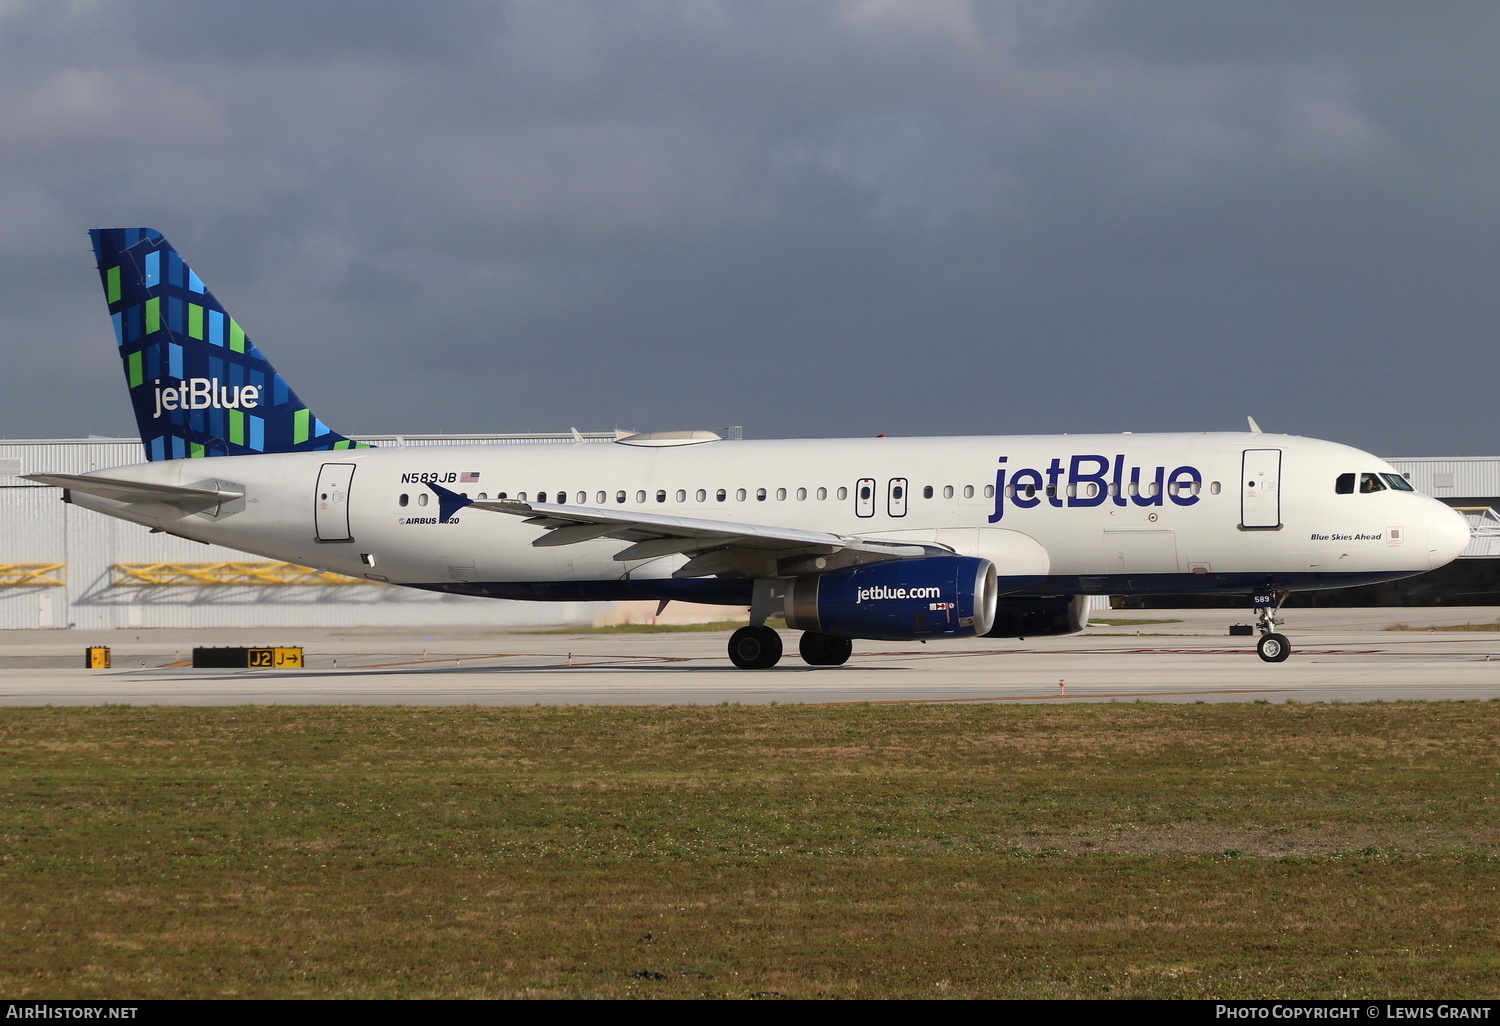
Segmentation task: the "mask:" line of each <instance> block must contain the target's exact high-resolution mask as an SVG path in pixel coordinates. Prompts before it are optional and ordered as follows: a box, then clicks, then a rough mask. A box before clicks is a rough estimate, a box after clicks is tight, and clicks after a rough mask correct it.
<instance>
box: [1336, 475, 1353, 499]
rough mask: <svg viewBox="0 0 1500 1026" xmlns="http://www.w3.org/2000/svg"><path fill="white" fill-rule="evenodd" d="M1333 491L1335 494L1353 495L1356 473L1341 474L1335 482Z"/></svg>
mask: <svg viewBox="0 0 1500 1026" xmlns="http://www.w3.org/2000/svg"><path fill="white" fill-rule="evenodd" d="M1333 493H1334V494H1335V495H1353V494H1354V475H1353V474H1340V475H1339V476H1338V480H1337V481H1335V482H1334V483H1333Z"/></svg>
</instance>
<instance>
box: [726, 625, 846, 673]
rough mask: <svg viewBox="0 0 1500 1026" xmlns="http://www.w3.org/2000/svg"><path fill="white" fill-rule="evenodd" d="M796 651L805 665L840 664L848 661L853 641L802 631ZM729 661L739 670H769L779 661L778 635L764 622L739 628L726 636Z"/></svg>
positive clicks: (779, 637)
mask: <svg viewBox="0 0 1500 1026" xmlns="http://www.w3.org/2000/svg"><path fill="white" fill-rule="evenodd" d="M797 651H798V653H799V654H800V655H801V656H802V661H803V662H805V663H807V664H808V665H809V666H842V665H844V663H846V662H848V661H849V656H850V654H851V653H852V652H853V651H854V643H853V642H852V641H850V640H849V639H848V638H840V637H835V636H834V635H832V634H819V633H818V632H817V631H806V632H804V633H803V635H802V640H801V641H799V642H798V643H797ZM729 661H730V662H732V663H734V665H736V666H738V667H739V668H740V669H742V670H769V669H770V668H771V667H773V666H775V665H776V664H777V663H778V662H780V661H781V635H779V634H777V633H776V632H775V631H774V630H772V629H771V628H770V627H766V626H764V625H761V626H756V627H741V628H740V629H739V630H737V631H735V632H734V633H733V634H731V635H730V636H729Z"/></svg>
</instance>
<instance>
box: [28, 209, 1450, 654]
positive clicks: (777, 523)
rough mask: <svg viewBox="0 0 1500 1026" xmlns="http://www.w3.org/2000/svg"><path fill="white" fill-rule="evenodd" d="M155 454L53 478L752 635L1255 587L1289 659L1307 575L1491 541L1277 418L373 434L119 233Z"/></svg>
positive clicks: (106, 494)
mask: <svg viewBox="0 0 1500 1026" xmlns="http://www.w3.org/2000/svg"><path fill="white" fill-rule="evenodd" d="M90 235H91V237H92V239H93V244H94V256H95V258H96V261H97V263H98V267H99V275H100V279H101V281H102V283H103V286H104V292H105V298H106V300H107V301H108V304H109V316H110V320H111V321H112V322H113V325H114V334H115V343H116V345H117V347H118V352H119V356H120V362H121V365H122V367H123V369H124V371H125V379H126V382H127V384H128V386H129V389H130V399H131V403H132V405H133V406H134V408H135V415H136V419H137V422H138V423H139V424H140V429H141V438H142V441H143V443H144V445H145V452H146V458H147V461H148V462H146V463H143V464H139V465H135V466H129V467H118V468H115V469H112V470H102V471H97V472H94V473H89V474H33V475H29V476H30V478H31V479H32V480H34V481H41V482H43V483H47V484H54V485H59V486H61V487H62V488H64V489H66V491H65V493H64V498H65V499H67V500H68V501H71V502H74V503H77V504H78V505H81V506H86V507H88V508H89V509H94V510H98V511H99V512H101V513H105V514H108V515H109V516H113V517H119V518H121V519H123V520H129V521H132V522H134V523H137V524H143V525H145V526H147V527H150V528H152V529H155V530H160V531H165V532H167V533H169V534H174V535H181V536H183V537H186V538H193V539H197V540H199V541H204V542H211V543H214V544H218V545H226V546H229V547H231V548H236V549H241V550H244V551H248V552H255V553H259V554H261V555H264V556H267V557H269V558H272V559H277V560H286V561H288V562H293V563H302V564H306V565H310V566H318V567H326V568H328V569H331V570H336V571H339V572H341V573H344V574H349V575H353V576H363V577H367V578H370V579H372V580H376V581H384V582H388V583H390V584H397V585H405V586H407V587H412V588H426V589H430V590H434V591H445V592H454V593H458V594H464V595H482V596H489V597H492V598H501V599H529V600H557V601H579V600H618V599H641V598H647V599H656V600H658V601H660V602H666V601H669V600H670V601H682V602H706V603H714V604H741V605H748V606H749V607H750V611H751V615H750V626H748V627H744V628H741V629H740V630H739V631H737V632H735V634H734V636H733V637H732V638H731V639H730V642H729V658H730V659H731V660H732V661H733V662H734V664H735V665H736V666H740V667H743V668H747V669H764V668H767V667H770V666H774V665H775V664H776V662H777V661H778V660H779V659H780V658H781V651H782V644H781V638H780V635H779V634H778V633H777V632H776V631H775V630H773V629H771V628H770V627H767V626H766V625H765V624H766V620H767V618H768V617H769V616H771V615H772V614H773V613H782V614H784V615H785V617H786V623H787V626H788V627H789V628H790V629H791V630H794V631H799V632H801V638H800V641H799V650H800V653H801V656H802V658H803V659H804V660H805V661H806V662H808V663H811V664H813V665H819V666H836V665H839V664H842V663H843V662H845V661H846V660H847V659H848V658H849V655H850V652H851V649H852V644H851V643H852V641H853V640H854V639H860V638H867V639H879V640H886V641H913V640H929V639H938V638H959V637H975V636H982V637H991V638H1013V637H1022V636H1040V635H1048V634H1067V633H1072V632H1076V631H1079V630H1082V629H1083V627H1084V625H1085V624H1086V623H1087V619H1088V613H1087V596H1089V595H1099V594H1111V595H1140V594H1151V593H1156V594H1163V593H1166V594H1181V593H1187V592H1202V593H1210V592H1211V593H1220V594H1252V595H1254V596H1255V598H1254V605H1255V607H1256V610H1257V617H1258V626H1259V630H1260V635H1261V636H1260V639H1259V643H1258V646H1257V647H1258V650H1259V653H1260V656H1261V658H1262V659H1265V660H1267V661H1271V662H1279V661H1280V660H1283V659H1285V658H1286V656H1287V654H1288V652H1289V651H1290V649H1289V646H1288V643H1287V639H1286V638H1285V637H1284V636H1283V635H1281V634H1279V633H1277V630H1276V627H1277V626H1278V625H1279V624H1280V622H1281V621H1280V620H1279V618H1278V616H1277V612H1278V610H1279V608H1280V605H1281V603H1282V601H1283V600H1284V598H1285V596H1286V595H1287V594H1288V593H1289V592H1292V591H1301V590H1313V589H1326V588H1343V587H1348V586H1351V585H1360V584H1373V583H1376V582H1379V581H1390V580H1395V579H1396V578H1400V577H1407V576H1410V575H1412V574H1419V573H1423V572H1424V571H1427V570H1430V569H1432V568H1434V567H1438V566H1441V565H1443V564H1444V563H1447V562H1448V561H1449V560H1451V559H1453V558H1454V557H1456V556H1457V555H1458V554H1459V552H1461V551H1462V550H1463V548H1464V546H1465V545H1466V544H1467V543H1468V541H1469V530H1468V526H1467V524H1466V523H1465V521H1464V520H1463V518H1462V517H1461V516H1460V515H1459V514H1458V513H1456V512H1454V511H1453V510H1451V509H1449V508H1448V507H1446V506H1444V505H1443V504H1442V503H1439V502H1437V501H1436V500H1434V499H1430V498H1428V497H1426V496H1423V495H1418V494H1417V493H1416V492H1414V491H1412V489H1411V486H1410V485H1408V484H1407V482H1406V481H1405V479H1403V478H1402V477H1401V475H1400V474H1398V473H1396V472H1395V470H1393V469H1392V468H1391V467H1390V466H1389V465H1388V464H1386V463H1385V462H1383V461H1382V460H1380V459H1377V458H1376V457H1374V456H1372V455H1370V454H1369V453H1367V452H1361V451H1360V450H1358V449H1353V448H1350V447H1349V446H1345V445H1338V444H1335V443H1333V442H1322V441H1317V440H1314V439H1309V438H1297V437H1292V436H1287V435H1270V434H1261V433H1228V432H1222V433H1201V434H1155V435H1146V434H1122V435H1035V436H994V437H976V438H910V439H898V438H863V439H814V440H780V441H723V440H720V439H719V438H718V437H717V436H716V435H714V434H712V433H710V432H705V431H684V432H666V433H656V434H638V435H628V436H625V437H622V438H619V439H618V440H617V441H616V443H615V444H609V443H597V444H583V445H557V444H538V445H506V446H484V445H474V446H440V447H431V448H400V449H379V448H372V447H370V446H367V445H364V444H362V443H360V442H355V441H351V440H350V439H348V438H346V437H344V436H343V435H341V434H339V433H337V432H336V431H333V430H332V429H330V428H329V427H328V426H327V425H325V424H324V423H323V422H322V421H321V420H319V419H318V418H317V417H315V416H313V415H312V413H311V412H310V411H309V410H308V408H307V407H306V406H305V405H303V403H302V401H301V400H300V399H298V398H297V395H296V393H294V392H293V391H292V390H291V389H290V388H289V387H288V386H287V383H286V382H285V381H284V380H283V379H282V377H281V376H280V375H279V374H277V373H276V370H275V368H273V367H272V366H271V364H270V363H269V362H268V361H267V360H266V358H265V357H264V356H263V355H261V352H260V350H259V349H257V348H256V347H255V345H253V344H252V343H251V341H250V339H249V338H248V337H247V336H246V335H245V332H244V329H243V328H242V327H241V326H240V325H239V323H238V322H237V321H235V320H234V318H232V317H230V316H229V314H228V313H227V312H226V311H225V309H224V307H223V306H222V305H221V304H220V303H219V301H218V300H217V299H216V298H215V297H214V295H213V293H211V292H209V291H208V289H207V288H205V287H204V284H203V280H202V279H201V278H199V277H198V275H196V274H194V273H193V271H192V269H191V268H189V267H188V266H187V265H186V264H185V263H184V262H183V261H182V258H181V257H180V256H178V254H177V252H176V250H174V249H173V248H172V247H171V246H170V245H169V244H168V243H167V240H166V239H165V238H163V237H162V235H161V234H160V233H159V232H156V231H153V230H151V229H149V228H106V229H97V230H95V231H92V232H90Z"/></svg>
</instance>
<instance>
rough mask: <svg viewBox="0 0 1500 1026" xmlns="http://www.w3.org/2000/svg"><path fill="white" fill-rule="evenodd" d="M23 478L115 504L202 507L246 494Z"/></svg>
mask: <svg viewBox="0 0 1500 1026" xmlns="http://www.w3.org/2000/svg"><path fill="white" fill-rule="evenodd" d="M22 477H23V478H24V479H25V480H27V481H36V482H37V483H38V484H45V485H56V486H57V487H59V488H66V489H68V490H69V491H72V492H83V493H84V494H85V495H97V496H99V497H100V498H104V499H113V500H115V501H116V502H164V503H167V504H168V505H172V506H202V505H204V504H209V505H212V504H214V503H218V502H224V501H225V500H228V499H238V498H240V497H241V496H243V495H244V494H245V493H244V492H243V491H233V490H229V489H225V488H219V487H214V488H203V487H193V486H188V485H169V484H154V483H147V482H143V481H127V480H125V479H123V478H117V477H97V476H95V475H93V474H23V475H22Z"/></svg>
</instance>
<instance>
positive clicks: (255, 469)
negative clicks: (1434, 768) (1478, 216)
mask: <svg viewBox="0 0 1500 1026" xmlns="http://www.w3.org/2000/svg"><path fill="white" fill-rule="evenodd" d="M330 468H331V469H330ZM100 473H101V474H107V475H109V476H111V477H114V478H121V477H129V478H130V479H132V480H137V481H141V482H144V483H155V484H164V485H179V486H197V485H203V484H205V483H213V482H218V483H220V485H221V486H224V487H229V486H232V487H233V489H234V490H237V491H243V492H244V498H243V499H236V500H234V501H233V502H228V503H225V504H224V505H223V506H222V507H220V508H218V509H216V510H215V509H209V510H203V511H201V512H185V511H184V510H183V509H181V508H179V507H176V506H171V505H167V504H157V503H135V504H133V505H126V504H124V503H120V502H115V501H112V500H108V499H103V498H99V497H97V496H89V495H86V494H80V493H75V494H74V496H73V501H75V502H77V503H78V504H80V505H84V506H87V507H89V508H92V509H97V510H99V511H101V512H104V513H108V514H110V515H113V516H119V517H123V518H124V519H128V520H133V521H136V522H139V523H143V524H146V525H148V526H151V527H156V528H160V529H162V530H165V531H169V532H172V533H175V534H180V535H184V536H187V537H190V538H195V539H199V540H202V541H205V542H211V543H215V544H220V545H226V546H229V547H232V548H236V549H241V550H244V551H248V552H253V553H258V554H261V555H264V556H267V557H270V558H274V559H278V560H286V561H288V562H293V563H301V564H304V565H309V566H316V567H320V568H326V569H329V570H334V571H338V572H340V573H345V574H349V575H351V576H370V577H374V578H376V579H379V580H385V581H389V582H391V583H393V584H406V585H414V586H419V587H439V588H444V589H446V590H453V591H463V592H467V593H473V594H489V595H494V596H496V597H511V598H539V599H546V598H567V599H577V598H590V597H593V598H617V597H623V596H625V595H627V594H639V595H652V596H657V597H672V598H680V599H683V600H687V601H693V600H699V601H724V600H725V598H726V595H727V596H728V597H731V598H733V597H737V595H738V592H736V591H735V588H734V586H733V585H732V584H726V583H725V582H722V581H719V580H717V579H713V578H709V579H707V580H699V581H694V580H677V581H673V580H672V573H673V571H674V570H677V569H679V568H681V567H682V566H683V564H684V563H685V562H686V557H684V556H683V555H680V554H670V555H666V556H662V557H658V558H655V559H649V560H640V561H631V562H620V561H617V560H615V559H614V558H613V557H614V556H615V555H616V554H617V553H619V552H621V551H622V550H623V549H624V548H625V547H626V544H627V543H626V542H623V541H619V540H614V539H609V538H596V539H593V540H589V541H582V542H578V543H576V544H571V545H558V546H551V547H535V546H534V545H533V544H532V543H533V542H534V541H536V540H537V539H538V538H540V537H541V536H543V535H544V534H545V533H546V532H545V531H544V530H543V529H542V528H540V527H538V526H535V525H531V524H528V523H526V522H525V520H524V519H522V518H521V517H516V516H508V515H504V514H501V513H495V512H487V511H483V510H476V509H469V508H465V509H463V510H460V511H459V512H458V513H457V514H456V515H454V516H453V517H451V518H450V519H449V520H448V521H447V522H443V521H442V519H441V517H440V516H439V507H438V502H437V495H436V494H435V493H434V492H433V490H432V489H431V488H429V487H428V486H427V484H426V483H425V482H427V481H433V482H435V483H437V484H440V485H441V486H442V487H444V488H446V489H449V490H451V491H453V492H459V493H463V494H466V495H468V496H470V497H472V498H476V499H478V498H483V499H495V498H500V497H504V498H508V499H523V500H524V501H529V502H543V503H552V504H557V505H565V506H581V507H595V508H608V509H614V510H619V511H621V512H630V511H637V512H645V513H656V514H672V515H676V516H684V517H693V518H701V519H704V520H713V521H722V522H731V523H738V524H758V525H772V526H785V527H795V528H802V529H809V530H818V531H826V532H830V533H834V534H838V535H843V536H854V537H862V538H880V539H899V540H910V541H916V542H923V543H928V544H937V545H942V546H946V547H948V548H951V549H953V550H954V551H956V552H958V553H960V554H963V555H977V556H984V557H986V558H989V559H991V560H992V561H993V562H994V563H995V565H996V569H997V571H998V573H999V575H1000V584H1001V587H1002V590H1005V591H1009V592H1010V593H1012V594H1059V593H1075V594H1102V593H1109V594H1128V593H1132V592H1152V591H1154V592H1187V591H1221V592H1232V591H1246V590H1249V589H1251V588H1255V587H1258V586H1259V585H1260V584H1261V583H1262V582H1265V583H1272V582H1274V583H1277V584H1279V585H1281V586H1284V587H1287V588H1290V589H1292V590H1298V589H1309V588H1333V587H1342V586H1349V585H1355V584H1365V583H1372V582H1375V581H1381V580H1390V579H1394V578H1398V577H1403V576H1408V575H1411V574H1416V573H1421V572H1423V571H1426V570H1429V569H1431V568H1433V567H1435V566H1440V565H1442V564H1444V563H1446V562H1448V561H1449V560H1451V559H1453V558H1454V557H1455V556H1457V554H1458V553H1459V552H1460V551H1461V550H1462V549H1463V547H1464V545H1465V544H1467V541H1468V537H1469V536H1468V528H1467V525H1466V524H1465V522H1464V520H1463V518H1462V517H1461V516H1459V515H1458V514H1457V513H1455V512H1454V511H1452V510H1450V509H1448V508H1447V507H1446V506H1444V505H1442V504H1441V503H1439V502H1437V501H1436V500H1434V499H1431V498H1428V497H1426V496H1423V495H1419V494H1417V493H1415V492H1412V491H1401V490H1397V489H1396V488H1394V487H1389V486H1386V487H1381V488H1379V489H1378V490H1375V491H1370V492H1366V491H1363V490H1359V489H1356V490H1355V491H1353V492H1352V493H1339V492H1337V491H1336V488H1335V482H1336V480H1337V479H1338V478H1339V477H1340V476H1341V475H1348V474H1353V475H1355V478H1354V479H1355V480H1356V481H1359V480H1362V476H1363V475H1371V474H1374V475H1393V474H1395V471H1394V470H1393V469H1392V468H1391V467H1390V466H1389V465H1387V464H1386V463H1385V462H1384V461H1382V460H1380V459H1378V458H1376V457H1374V456H1371V455H1370V454H1368V453H1365V452H1361V451H1360V450H1357V449H1354V448H1351V447H1348V446H1344V445H1339V444H1336V443H1332V442H1323V441H1318V440H1315V439H1306V438H1298V437H1292V436H1286V435H1268V434H1245V433H1202V434H1167V435H1130V434H1125V435H1031V436H995V437H969V438H872V439H828V440H818V439H815V440H783V441H709V442H701V443H698V444H676V445H650V444H612V443H584V444H529V445H474V446H433V447H421V448H385V449H369V448H366V449H350V450H345V451H338V452H308V453H286V454H268V455H256V456H231V457H215V458H211V459H182V460H171V461H165V462H158V463H149V464H142V465H139V466H133V467H128V468H115V469H113V470H109V471H101V472H100ZM1247 478H1249V479H1248V480H1247ZM1007 582H1010V583H1009V584H1007ZM726 589H727V590H726ZM746 593H747V594H748V592H746Z"/></svg>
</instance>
